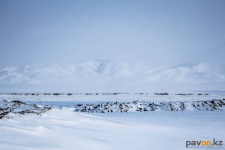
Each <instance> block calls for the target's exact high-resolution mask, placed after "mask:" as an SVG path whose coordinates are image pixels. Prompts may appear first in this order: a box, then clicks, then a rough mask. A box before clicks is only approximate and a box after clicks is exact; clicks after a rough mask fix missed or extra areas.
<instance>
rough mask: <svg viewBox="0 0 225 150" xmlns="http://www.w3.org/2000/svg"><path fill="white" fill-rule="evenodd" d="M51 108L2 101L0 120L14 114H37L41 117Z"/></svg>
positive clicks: (0, 103)
mask: <svg viewBox="0 0 225 150" xmlns="http://www.w3.org/2000/svg"><path fill="white" fill-rule="evenodd" d="M50 109H51V107H43V106H39V105H36V104H27V103H24V102H22V101H17V100H15V101H10V102H9V101H7V100H2V101H0V119H2V118H4V117H6V116H7V115H8V114H9V113H14V114H22V115H24V114H26V113H31V114H37V115H41V114H42V113H45V112H46V111H49V110H50Z"/></svg>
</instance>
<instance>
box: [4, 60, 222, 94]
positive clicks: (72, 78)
mask: <svg viewBox="0 0 225 150" xmlns="http://www.w3.org/2000/svg"><path fill="white" fill-rule="evenodd" d="M224 83H225V69H224V66H222V65H219V64H205V63H198V64H181V65H177V66H174V67H170V68H167V67H150V66H148V65H145V64H141V63H133V64H128V63H123V62H120V61H109V60H103V59H101V60H95V61H90V62H86V63H82V64H76V65H70V64H58V65H51V66H24V67H7V68H3V69H1V70H0V88H1V90H3V91H4V90H6V89H7V88H8V90H13V88H14V89H15V87H17V89H19V90H27V89H30V87H32V88H36V90H39V89H40V88H42V89H43V87H44V88H45V89H52V90H53V89H54V88H55V87H56V86H58V90H59V89H71V90H73V89H75V90H88V89H89V90H92V91H95V90H96V91H101V90H106V89H109V91H111V90H113V91H116V90H117V89H120V90H121V89H122V90H125V91H129V90H130V91H134V90H137V91H138V90H141V89H142V90H144V91H146V90H148V89H154V88H156V87H158V89H160V88H161V89H163V88H164V87H167V88H169V87H175V85H179V86H181V85H184V88H185V87H187V86H188V85H195V86H193V87H192V88H193V89H192V90H196V88H197V87H198V86H199V85H202V86H203V87H204V86H205V85H207V87H205V88H206V89H210V86H213V88H212V90H213V89H215V87H216V84H218V85H219V86H217V88H218V89H221V88H223V87H224ZM25 87H29V88H25ZM175 88H176V87H175ZM197 89H199V88H197ZM201 89H202V88H201Z"/></svg>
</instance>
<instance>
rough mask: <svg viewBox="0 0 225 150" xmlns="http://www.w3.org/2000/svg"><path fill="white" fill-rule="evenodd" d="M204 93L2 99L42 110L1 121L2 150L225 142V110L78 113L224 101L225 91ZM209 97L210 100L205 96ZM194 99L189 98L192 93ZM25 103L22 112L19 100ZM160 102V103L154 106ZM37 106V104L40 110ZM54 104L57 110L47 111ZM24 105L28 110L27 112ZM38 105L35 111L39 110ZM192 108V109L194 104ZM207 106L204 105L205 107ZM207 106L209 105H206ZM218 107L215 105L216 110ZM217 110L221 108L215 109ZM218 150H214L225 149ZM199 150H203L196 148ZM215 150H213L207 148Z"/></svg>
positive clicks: (0, 97) (180, 146)
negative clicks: (82, 108) (92, 108)
mask: <svg viewBox="0 0 225 150" xmlns="http://www.w3.org/2000/svg"><path fill="white" fill-rule="evenodd" d="M200 93H202V95H199V92H198V93H197V92H196V93H192V94H193V95H175V94H178V93H169V95H155V94H154V93H148V94H146V93H145V94H119V95H102V94H98V95H85V94H77V95H75V94H73V95H66V94H64V95H58V96H55V95H42V94H39V95H24V94H23V95H6V94H2V95H0V101H1V102H2V105H1V106H0V107H2V108H3V107H4V106H3V104H4V103H3V100H6V101H7V104H8V105H11V106H13V107H15V108H16V109H15V110H17V112H19V111H21V110H20V109H18V108H20V107H21V109H25V108H26V109H27V108H28V107H30V108H31V109H38V110H39V111H40V112H41V115H37V114H36V113H25V114H23V113H9V114H7V115H6V117H4V118H3V119H0V149H3V150H5V149H6V150H8V149H10V150H14V149H15V150H18V149H24V150H36V149H41V150H42V149H43V150H44V149H48V150H61V149H66V150H74V149H78V150H80V149H98V150H101V149H103V150H105V149H111V150H114V149H134V150H136V149H146V150H149V149H154V150H157V149H161V150H165V149H171V150H174V149H179V150H180V149H186V141H203V140H206V141H207V140H210V141H212V140H213V139H214V138H215V139H216V140H220V141H224V140H225V131H224V128H225V111H224V110H223V109H224V107H225V106H224V105H223V104H222V107H220V106H219V105H218V108H221V109H218V110H215V109H213V111H210V110H208V111H207V110H204V111H203V110H198V109H191V111H186V110H184V111H181V110H179V111H171V110H170V111H168V110H167V111H162V110H163V109H157V110H156V111H152V110H148V111H142V112H140V111H130V112H122V113H121V112H113V113H111V112H110V113H88V112H76V111H74V110H75V109H77V108H75V107H76V106H77V104H83V105H86V104H95V105H97V104H100V103H104V104H106V103H107V102H110V103H115V102H118V103H129V102H131V103H132V102H133V101H136V100H138V102H140V104H144V102H143V101H145V103H147V104H148V105H149V103H151V104H157V103H158V104H160V102H165V103H169V102H170V101H171V102H176V103H181V102H183V103H185V104H187V106H188V107H187V108H189V105H188V104H190V103H195V104H197V103H199V101H207V102H210V103H207V104H206V105H208V106H209V105H214V102H213V103H212V100H213V99H216V100H221V101H223V102H224V100H223V99H225V93H224V92H208V93H207V92H200ZM206 93H207V94H209V95H205V94H206ZM186 94H188V93H186ZM15 100H17V101H22V102H24V103H28V104H26V105H25V104H24V105H25V106H26V107H24V105H23V104H21V105H20V106H18V107H17V105H15V104H14V103H15V102H13V101H15ZM153 102H154V103H153ZM35 104H36V105H35ZM46 105H48V107H52V109H51V110H48V111H43V112H42V109H43V108H44V107H45V106H46ZM22 106H23V107H22ZM34 106H35V107H34ZM190 106H191V105H190ZM196 107H197V106H196ZM201 107H203V106H201ZM205 107H206V106H205ZM212 107H213V106H212ZM215 108H217V107H215ZM223 148H224V147H214V148H212V149H223ZM196 149H197V148H196ZM207 149H209V148H207Z"/></svg>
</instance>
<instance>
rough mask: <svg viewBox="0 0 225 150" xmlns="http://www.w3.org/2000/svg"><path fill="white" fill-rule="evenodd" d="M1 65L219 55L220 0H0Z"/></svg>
mask: <svg viewBox="0 0 225 150" xmlns="http://www.w3.org/2000/svg"><path fill="white" fill-rule="evenodd" d="M0 52H1V55H0V67H5V66H13V65H16V66H18V65H20V66H21V65H26V64H28V65H38V64H55V63H71V64H76V63H81V62H86V61H90V60H95V59H100V58H102V59H111V60H114V59H115V60H120V61H124V62H137V61H138V62H145V63H149V64H152V65H171V66H172V65H177V64H180V63H185V62H210V63H212V62H215V63H224V62H225V58H224V57H225V0H165V1H163V0H152V1H151V0H146V1H144V0H135V1H133V0H80V1H76V0H71V1H69V0H60V1H59V0H47V1H46V0H10V1H9V0H0Z"/></svg>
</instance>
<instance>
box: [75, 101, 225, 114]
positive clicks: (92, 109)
mask: <svg viewBox="0 0 225 150" xmlns="http://www.w3.org/2000/svg"><path fill="white" fill-rule="evenodd" d="M224 107H225V99H223V100H216V99H214V100H210V101H185V102H179V101H176V102H173V101H170V102H145V101H142V102H139V101H134V102H128V103H119V102H115V103H112V102H107V103H100V104H77V105H76V106H75V110H74V111H75V112H88V113H113V112H121V113H122V112H142V111H217V110H221V111H222V110H223V109H224Z"/></svg>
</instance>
